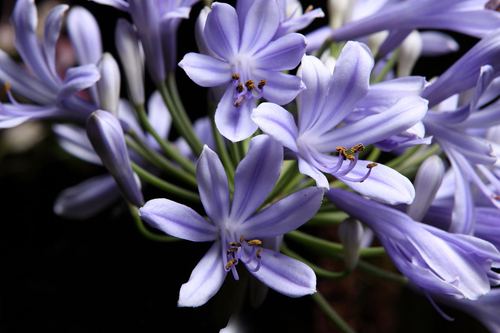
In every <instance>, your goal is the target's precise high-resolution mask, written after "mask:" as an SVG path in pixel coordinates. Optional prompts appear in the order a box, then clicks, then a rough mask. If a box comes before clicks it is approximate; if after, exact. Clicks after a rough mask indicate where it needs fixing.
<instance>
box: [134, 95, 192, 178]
mask: <svg viewBox="0 0 500 333" xmlns="http://www.w3.org/2000/svg"><path fill="white" fill-rule="evenodd" d="M134 109H135V111H136V112H137V115H138V116H139V120H140V122H141V124H142V126H144V128H145V129H146V130H147V131H148V132H149V133H151V135H153V137H154V138H155V140H156V141H157V142H158V144H159V145H160V147H161V148H162V149H163V151H164V152H165V154H166V155H167V156H168V157H169V158H171V159H173V160H174V161H176V162H177V163H179V165H180V166H181V167H182V168H183V169H184V170H186V171H187V172H189V173H191V174H193V175H194V174H196V167H195V166H194V164H193V162H192V161H191V160H189V159H188V158H186V157H184V156H183V155H182V154H181V153H179V151H178V150H177V149H175V148H174V147H172V146H171V144H170V142H168V141H166V140H164V139H163V138H162V137H160V135H159V134H158V132H156V130H155V129H154V127H153V126H151V123H150V122H149V119H148V116H147V114H146V110H145V109H144V105H142V104H141V105H135V106H134Z"/></svg>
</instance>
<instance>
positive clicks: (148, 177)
mask: <svg viewBox="0 0 500 333" xmlns="http://www.w3.org/2000/svg"><path fill="white" fill-rule="evenodd" d="M131 164H132V169H133V170H134V172H135V173H137V174H138V175H139V177H141V178H142V179H144V180H145V181H147V182H148V183H150V184H151V185H153V186H156V187H158V188H159V189H162V190H164V191H165V192H168V193H170V194H173V195H176V196H178V197H180V198H183V199H186V200H189V201H192V202H196V203H199V202H200V196H199V195H198V194H196V193H194V192H191V191H188V190H186V189H184V188H182V187H179V186H176V185H173V184H170V183H168V182H166V181H164V180H162V179H160V178H158V177H156V176H155V175H153V174H151V173H149V172H147V171H146V170H144V169H143V168H141V167H140V166H138V165H137V164H135V163H134V162H131Z"/></svg>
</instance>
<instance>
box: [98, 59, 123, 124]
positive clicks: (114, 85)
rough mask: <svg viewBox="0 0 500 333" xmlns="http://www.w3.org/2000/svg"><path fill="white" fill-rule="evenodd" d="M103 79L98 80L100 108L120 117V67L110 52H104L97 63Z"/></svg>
mask: <svg viewBox="0 0 500 333" xmlns="http://www.w3.org/2000/svg"><path fill="white" fill-rule="evenodd" d="M97 68H98V69H99V73H100V74H101V79H100V80H99V81H97V83H96V86H97V94H98V96H99V108H101V109H103V110H106V111H109V112H111V113H112V114H113V115H114V116H115V117H118V101H119V100H120V79H121V77H120V68H119V67H118V63H117V62H116V60H115V58H113V56H112V55H111V54H110V53H107V52H106V53H104V54H103V55H102V57H101V60H99V62H98V63H97Z"/></svg>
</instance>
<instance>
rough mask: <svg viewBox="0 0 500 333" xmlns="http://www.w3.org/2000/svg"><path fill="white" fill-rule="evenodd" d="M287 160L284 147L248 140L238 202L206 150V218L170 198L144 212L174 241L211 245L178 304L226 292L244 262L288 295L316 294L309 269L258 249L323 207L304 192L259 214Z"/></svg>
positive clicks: (201, 163) (318, 195)
mask: <svg viewBox="0 0 500 333" xmlns="http://www.w3.org/2000/svg"><path fill="white" fill-rule="evenodd" d="M282 162H283V149H282V147H281V145H280V144H279V143H277V142H275V141H274V140H273V139H271V138H269V137H268V136H266V135H260V136H257V137H255V138H253V139H252V140H251V141H250V147H249V150H248V153H247V155H246V156H245V158H243V160H242V161H241V162H240V164H239V165H238V167H237V169H236V173H235V177H234V178H235V179H234V180H235V185H234V194H233V199H232V200H231V199H230V193H229V185H228V180H227V176H226V173H225V171H224V167H223V166H222V163H221V162H220V160H219V158H218V156H217V155H216V154H215V153H214V152H213V151H212V150H210V148H208V147H206V146H205V148H204V150H203V153H202V154H201V156H200V159H199V160H198V164H197V168H196V177H197V180H198V187H199V191H200V197H201V201H202V203H203V207H204V208H205V211H206V213H207V215H208V217H209V220H207V219H205V218H203V217H202V216H201V215H199V214H198V213H197V212H195V211H194V210H192V209H191V208H189V207H187V206H184V205H181V204H179V203H176V202H173V201H170V200H168V199H154V200H150V201H148V202H147V203H146V205H144V207H142V208H141V209H140V210H139V213H140V215H141V218H142V219H144V221H146V222H147V223H149V224H150V225H151V226H153V227H155V228H158V229H160V230H162V231H164V232H165V233H167V234H169V235H172V236H174V237H179V238H182V239H186V240H190V241H194V242H209V241H213V242H214V243H213V245H212V246H211V248H210V249H209V250H208V252H207V253H206V254H205V256H204V257H203V258H202V259H201V261H200V262H199V263H198V265H197V266H196V267H195V269H194V270H193V272H192V273H191V276H190V278H189V281H188V282H187V283H185V284H183V285H182V287H181V290H180V296H179V302H178V305H179V306H193V307H194V306H200V305H203V304H204V303H206V302H207V301H208V300H209V299H210V298H211V297H212V296H213V295H215V293H217V291H218V290H219V288H220V287H221V285H222V283H223V282H224V279H225V277H226V274H227V273H228V272H229V271H231V272H232V274H233V276H234V278H235V279H236V280H238V273H237V271H236V266H237V264H238V263H240V262H242V263H243V264H244V265H245V266H246V267H247V269H248V270H249V271H250V273H252V274H253V275H254V276H255V277H256V278H257V279H258V280H260V281H261V282H263V283H264V284H266V285H267V286H269V287H270V288H272V289H274V290H276V291H278V292H280V293H282V294H284V295H287V296H290V297H300V296H303V295H308V294H312V293H314V292H315V289H316V277H315V275H314V272H313V271H312V270H311V268H309V267H308V266H307V265H305V264H303V263H301V262H299V261H297V260H295V259H292V258H289V257H287V256H285V255H282V254H280V253H278V252H275V251H273V250H269V249H265V248H262V247H260V245H261V241H262V239H264V238H271V237H276V236H279V235H283V234H284V233H287V232H289V231H291V230H293V229H295V228H297V227H299V226H301V225H302V224H303V223H305V222H306V221H307V220H309V219H310V218H311V217H312V216H314V214H315V213H316V212H317V210H318V209H319V207H320V205H321V200H322V197H323V191H322V190H319V189H317V188H305V189H303V190H301V191H298V192H295V193H293V194H291V195H289V196H288V197H286V198H284V199H281V200H279V201H277V202H275V203H273V204H272V205H271V206H268V207H266V208H264V209H263V210H261V211H259V212H258V213H257V214H254V213H255V212H256V211H257V210H258V209H259V207H260V206H261V205H262V203H263V202H264V200H265V199H266V197H267V196H268V194H269V193H270V191H271V190H272V188H273V187H274V185H275V183H276V181H277V180H278V177H279V174H280V171H281V166H282Z"/></svg>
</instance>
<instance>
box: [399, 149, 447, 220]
mask: <svg viewBox="0 0 500 333" xmlns="http://www.w3.org/2000/svg"><path fill="white" fill-rule="evenodd" d="M443 177H444V164H443V161H442V160H441V158H439V157H438V156H436V155H433V156H430V157H428V158H427V159H426V160H425V161H424V162H423V163H422V165H421V166H420V168H419V169H418V172H417V175H416V176H415V182H414V185H415V199H414V200H413V202H412V204H411V205H409V206H408V208H407V209H406V214H408V216H410V217H411V218H412V219H414V220H415V221H422V218H423V217H424V215H425V213H427V210H428V209H429V206H430V205H431V203H432V201H433V200H434V197H435V196H436V193H437V191H438V190H439V187H440V186H441V182H442V181H443Z"/></svg>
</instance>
